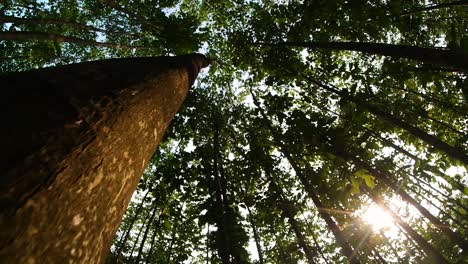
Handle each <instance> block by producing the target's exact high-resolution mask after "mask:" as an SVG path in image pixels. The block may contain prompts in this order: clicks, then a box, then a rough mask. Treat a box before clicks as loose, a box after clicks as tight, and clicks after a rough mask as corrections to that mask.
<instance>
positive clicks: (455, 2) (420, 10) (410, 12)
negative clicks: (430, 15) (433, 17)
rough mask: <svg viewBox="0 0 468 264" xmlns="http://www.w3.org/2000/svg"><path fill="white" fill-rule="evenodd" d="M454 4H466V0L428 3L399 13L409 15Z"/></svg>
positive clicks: (453, 5)
mask: <svg viewBox="0 0 468 264" xmlns="http://www.w3.org/2000/svg"><path fill="white" fill-rule="evenodd" d="M456 6H468V0H460V1H453V2H449V3H442V4H436V5H430V6H426V7H422V8H418V9H415V10H411V11H408V12H404V13H402V14H401V15H402V16H410V15H415V14H418V13H422V12H427V11H431V10H437V9H443V8H449V7H456Z"/></svg>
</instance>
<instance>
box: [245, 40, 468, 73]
mask: <svg viewBox="0 0 468 264" xmlns="http://www.w3.org/2000/svg"><path fill="white" fill-rule="evenodd" d="M254 45H264V46H288V47H304V48H310V49H325V50H350V51H358V52H363V53H368V54H375V55H382V56H389V57H393V58H405V59H411V60H416V61H420V62H423V63H428V64H435V65H441V66H447V67H450V68H455V69H459V70H463V71H468V55H465V54H462V53H457V52H454V51H450V50H446V49H436V48H421V47H414V46H408V45H393V44H384V43H371V42H281V43H273V44H271V43H254Z"/></svg>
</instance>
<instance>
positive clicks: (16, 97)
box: [0, 54, 209, 263]
mask: <svg viewBox="0 0 468 264" xmlns="http://www.w3.org/2000/svg"><path fill="white" fill-rule="evenodd" d="M208 63H209V61H208V60H207V59H206V58H205V57H204V56H203V55H199V54H191V55H184V56H178V57H157V58H132V59H114V60H104V61H95V62H89V63H81V64H74V65H68V66H61V67H54V68H47V69H41V70H36V71H29V72H23V73H16V74H11V75H3V76H0V83H1V84H2V85H1V86H2V90H1V91H0V92H1V94H2V96H0V98H1V99H0V120H2V122H3V124H4V125H3V126H2V129H1V130H0V142H1V147H2V154H1V158H0V172H1V174H0V181H1V182H0V208H1V213H0V230H1V232H0V233H1V236H0V259H2V261H4V262H5V263H100V262H102V261H103V259H104V257H105V255H106V254H107V253H108V250H109V248H110V245H111V243H112V239H113V237H114V234H115V232H116V230H117V227H118V225H119V223H120V221H121V218H122V215H123V213H124V211H125V209H126V207H127V205H128V203H129V200H130V198H131V195H132V193H133V191H134V190H135V188H136V186H137V183H138V181H139V179H140V177H141V175H142V173H143V170H144V168H145V166H146V164H147V163H148V161H149V159H150V158H151V155H152V154H153V153H154V150H155V149H156V147H157V145H158V143H159V142H160V140H161V138H162V136H163V134H164V132H165V130H166V128H167V126H168V125H169V123H170V122H171V120H172V118H173V116H174V115H175V113H176V112H177V110H178V109H179V107H180V105H181V104H182V102H183V100H184V98H185V96H186V94H187V92H188V89H189V87H190V86H191V85H192V83H193V81H194V79H195V78H196V76H197V74H198V72H199V70H200V69H201V68H203V67H205V66H207V64H208Z"/></svg>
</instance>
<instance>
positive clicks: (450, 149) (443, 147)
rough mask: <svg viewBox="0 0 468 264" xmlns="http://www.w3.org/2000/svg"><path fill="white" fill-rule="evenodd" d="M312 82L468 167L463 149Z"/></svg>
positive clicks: (313, 81)
mask: <svg viewBox="0 0 468 264" xmlns="http://www.w3.org/2000/svg"><path fill="white" fill-rule="evenodd" d="M310 81H311V82H312V83H313V84H315V85H317V86H319V87H321V88H322V89H325V90H327V91H329V92H332V93H334V94H337V95H339V96H340V97H341V98H343V99H344V100H346V101H349V102H353V103H356V104H357V105H358V106H359V107H362V108H364V109H366V110H367V111H369V112H370V113H372V114H374V115H376V116H378V117H380V118H381V119H383V120H384V121H386V122H389V123H390V124H392V125H394V126H396V127H399V128H401V129H403V130H405V131H407V132H408V133H409V134H411V135H413V136H414V137H416V138H419V139H420V140H422V141H424V142H425V143H426V144H428V145H430V146H433V147H434V148H435V149H437V150H439V151H441V152H443V153H445V154H447V155H448V156H449V157H451V158H453V159H457V160H459V161H461V162H463V163H464V164H465V165H468V155H467V154H466V152H465V151H464V150H463V149H461V148H458V147H454V146H451V145H449V144H447V143H445V142H443V141H442V140H440V139H439V138H437V137H435V136H433V135H430V134H428V133H426V132H425V131H423V130H421V129H419V128H418V127H415V126H412V125H410V124H408V123H406V122H404V121H403V120H400V119H398V118H397V117H395V116H393V115H392V114H390V113H387V112H385V111H383V110H381V109H379V108H378V107H377V106H374V105H372V104H369V103H367V102H364V101H362V100H359V99H357V98H355V97H352V96H345V95H344V94H343V93H342V92H341V91H339V90H337V89H335V88H333V87H330V86H329V85H326V84H323V83H321V82H318V81H316V80H313V79H310Z"/></svg>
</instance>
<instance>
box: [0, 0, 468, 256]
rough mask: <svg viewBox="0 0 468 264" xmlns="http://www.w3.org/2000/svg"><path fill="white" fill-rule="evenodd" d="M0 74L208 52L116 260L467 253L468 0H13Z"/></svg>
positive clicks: (140, 193) (3, 18)
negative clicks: (206, 65)
mask: <svg viewBox="0 0 468 264" xmlns="http://www.w3.org/2000/svg"><path fill="white" fill-rule="evenodd" d="M0 23H2V29H1V31H0V73H2V74H3V73H8V72H16V71H25V70H30V69H35V68H43V67H48V66H54V65H63V64H71V63H76V62H84V61H92V60H98V59H107V58H133V57H146V56H161V55H181V54H186V53H192V52H199V53H204V54H206V55H207V56H208V57H209V58H210V59H211V60H212V61H213V63H212V65H211V66H210V68H209V70H208V71H207V72H206V73H205V74H202V75H201V76H199V77H198V80H197V82H196V83H195V85H194V87H192V89H191V91H190V92H189V95H188V96H187V98H186V99H185V102H184V104H183V106H182V109H181V110H180V111H179V113H178V114H177V115H176V117H175V118H174V120H173V121H172V124H171V126H170V128H169V129H168V131H167V132H166V135H165V139H164V141H163V142H162V143H161V144H160V145H159V147H158V149H157V150H156V152H155V154H154V156H153V158H152V159H151V162H150V164H149V166H148V167H147V168H146V170H145V173H144V175H143V177H142V179H141V181H140V183H139V185H138V189H137V190H136V192H135V193H134V196H133V198H132V201H131V203H130V205H129V206H128V209H127V212H126V214H125V217H124V219H123V220H122V223H121V226H120V227H119V231H118V232H117V234H116V237H115V240H114V242H113V246H112V248H111V249H110V251H109V255H108V257H107V260H106V261H107V262H108V263H223V264H228V263H260V264H263V263H468V172H467V168H468V101H467V100H468V80H467V73H468V1H466V0H465V1H454V0H450V1H448V0H437V1H404V0H368V1H365V0H359V1H345V0H310V1H292V0H291V1H279V0H278V1H269V0H265V1H261V0H258V1H257V0H250V1H242V0H232V1H218V0H199V1H187V0H145V1H136V0H135V1H134V0H83V1H80V0H77V1H70V0H43V1H42V0H41V1H32V0H4V1H2V2H1V3H0Z"/></svg>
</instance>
